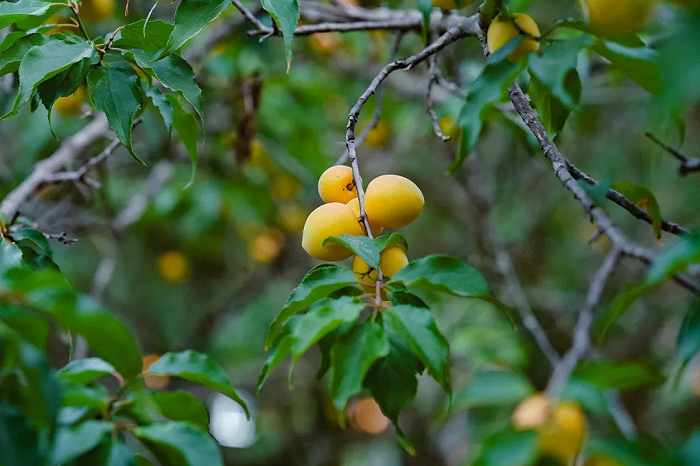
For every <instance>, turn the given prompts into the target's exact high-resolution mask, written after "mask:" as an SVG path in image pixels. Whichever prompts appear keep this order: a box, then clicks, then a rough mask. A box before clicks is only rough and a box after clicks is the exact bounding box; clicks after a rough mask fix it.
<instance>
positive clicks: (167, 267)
mask: <svg viewBox="0 0 700 466" xmlns="http://www.w3.org/2000/svg"><path fill="white" fill-rule="evenodd" d="M189 272H190V262H189V261H188V260H187V258H186V257H185V256H184V255H183V254H182V253H181V252H180V251H168V252H164V253H163V254H161V255H160V256H159V257H158V274H159V275H160V276H161V277H163V278H164V279H165V280H167V281H169V282H174V283H182V282H184V281H185V280H186V279H187V275H189Z"/></svg>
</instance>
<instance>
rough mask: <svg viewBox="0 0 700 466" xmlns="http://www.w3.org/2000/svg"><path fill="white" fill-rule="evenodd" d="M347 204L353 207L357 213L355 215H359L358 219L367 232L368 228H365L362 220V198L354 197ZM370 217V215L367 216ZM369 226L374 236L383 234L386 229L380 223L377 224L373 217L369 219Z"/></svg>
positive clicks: (363, 229)
mask: <svg viewBox="0 0 700 466" xmlns="http://www.w3.org/2000/svg"><path fill="white" fill-rule="evenodd" d="M347 206H348V207H350V208H351V209H352V211H353V212H354V213H355V216H356V217H357V221H358V222H359V223H360V227H362V231H363V232H364V233H365V234H367V230H366V229H365V224H364V222H362V221H360V200H359V199H358V198H355V199H352V200H351V201H350V202H348V203H347ZM367 217H369V215H368V216H367ZM369 227H370V229H371V230H372V236H373V237H375V238H376V237H377V236H379V235H380V234H381V232H382V230H383V229H384V228H383V227H381V226H379V225H375V224H374V222H373V221H372V219H371V218H370V219H369Z"/></svg>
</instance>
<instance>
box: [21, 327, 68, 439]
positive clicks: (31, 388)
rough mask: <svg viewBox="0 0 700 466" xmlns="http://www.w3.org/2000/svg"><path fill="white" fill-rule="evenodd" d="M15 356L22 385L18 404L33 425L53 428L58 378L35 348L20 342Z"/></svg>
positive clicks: (57, 407)
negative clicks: (17, 353) (18, 364)
mask: <svg viewBox="0 0 700 466" xmlns="http://www.w3.org/2000/svg"><path fill="white" fill-rule="evenodd" d="M18 356H19V357H18V359H19V363H20V367H21V369H20V370H21V373H22V380H23V385H24V386H23V387H22V390H21V394H20V397H21V402H20V405H19V407H20V409H21V410H22V411H23V412H24V414H25V415H26V416H27V417H29V418H30V419H31V420H32V421H33V422H34V424H35V425H37V426H41V427H48V428H49V429H50V430H53V429H54V427H55V425H56V419H57V417H58V410H59V409H60V394H59V388H58V380H57V379H56V376H55V374H54V372H53V370H52V369H51V367H50V366H49V364H48V362H47V361H46V357H45V355H44V353H43V352H42V351H40V350H39V349H37V348H35V347H34V346H32V345H30V344H29V343H26V342H24V341H20V342H19V355H18Z"/></svg>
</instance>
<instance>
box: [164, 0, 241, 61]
mask: <svg viewBox="0 0 700 466" xmlns="http://www.w3.org/2000/svg"><path fill="white" fill-rule="evenodd" d="M230 6H231V2H230V1H229V0H182V1H181V2H180V4H179V5H178V7H177V10H176V11H175V27H174V28H173V32H172V34H170V37H169V38H168V42H167V43H166V44H165V47H164V48H163V50H162V51H161V53H160V55H159V56H158V58H163V57H165V56H167V55H170V54H172V53H173V52H175V51H176V50H178V49H179V48H180V47H182V46H183V45H184V44H185V42H187V41H188V40H190V39H191V38H193V37H194V36H196V35H197V34H199V32H200V31H201V30H202V29H203V28H204V26H206V25H207V24H209V23H211V22H212V21H214V20H215V19H216V18H218V17H219V15H220V14H221V13H223V12H224V11H225V10H226V9H228V8H229V7H230Z"/></svg>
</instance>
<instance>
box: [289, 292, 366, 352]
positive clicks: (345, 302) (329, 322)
mask: <svg viewBox="0 0 700 466" xmlns="http://www.w3.org/2000/svg"><path fill="white" fill-rule="evenodd" d="M364 308H365V305H364V304H363V303H361V302H359V301H357V300H356V299H354V298H353V297H350V296H343V297H341V298H339V299H323V300H321V301H319V302H317V303H315V304H314V305H313V306H311V309H309V312H307V313H306V314H304V315H302V316H300V317H299V319H298V320H297V322H296V324H295V326H294V330H293V332H292V337H293V344H292V355H293V358H292V360H293V362H294V363H295V364H296V362H297V361H299V358H301V356H302V355H303V354H304V353H305V352H306V351H308V349H309V348H311V347H312V346H313V345H314V344H315V343H316V342H318V341H319V340H320V339H321V338H323V337H324V336H326V335H327V334H328V333H330V332H332V331H333V330H335V329H337V328H338V327H340V325H342V324H343V323H345V322H356V321H357V319H358V317H359V316H360V313H361V312H362V310H363V309H364Z"/></svg>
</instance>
